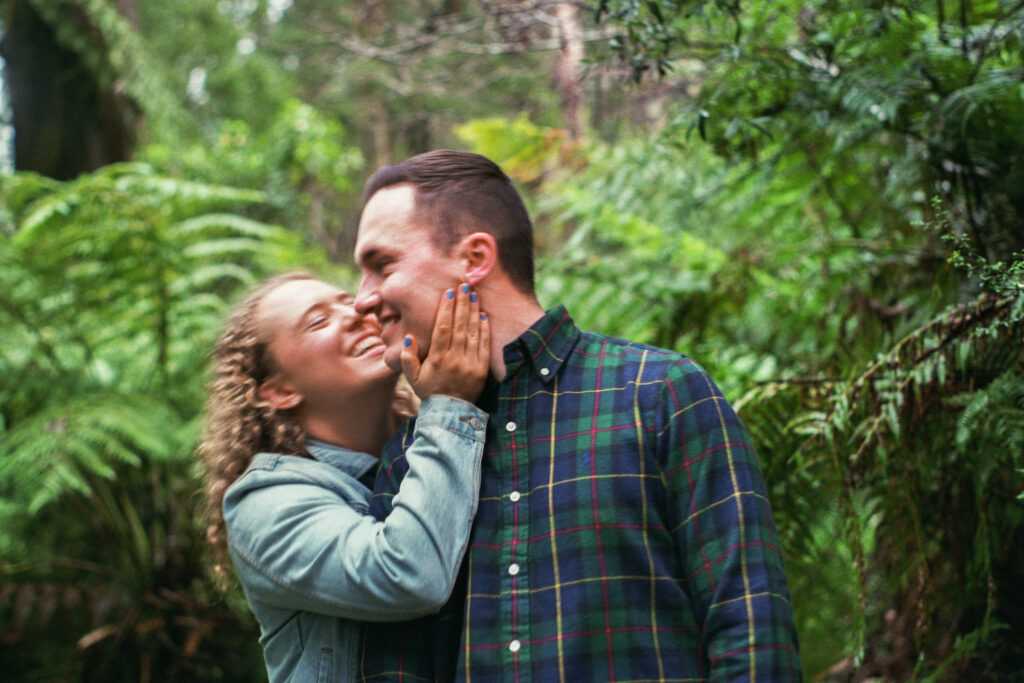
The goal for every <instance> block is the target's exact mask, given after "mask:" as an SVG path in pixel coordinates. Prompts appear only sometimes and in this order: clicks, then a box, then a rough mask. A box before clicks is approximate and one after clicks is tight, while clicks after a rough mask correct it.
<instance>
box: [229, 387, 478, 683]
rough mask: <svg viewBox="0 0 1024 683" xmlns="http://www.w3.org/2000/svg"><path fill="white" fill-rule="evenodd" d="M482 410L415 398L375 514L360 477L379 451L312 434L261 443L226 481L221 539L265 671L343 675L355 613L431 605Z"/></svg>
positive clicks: (447, 562)
mask: <svg viewBox="0 0 1024 683" xmlns="http://www.w3.org/2000/svg"><path fill="white" fill-rule="evenodd" d="M486 421H487V414H486V413H484V412H482V411H480V410H479V409H478V408H476V407H474V406H472V405H471V404H469V403H466V402H464V401H460V400H458V399H454V398H451V397H448V396H431V397H429V398H427V399H426V400H424V401H423V403H422V405H421V406H420V412H419V417H418V419H417V420H416V432H415V436H416V438H415V441H414V443H413V444H412V446H411V448H410V449H409V450H408V451H407V453H406V458H407V459H408V462H409V474H408V476H406V478H405V480H404V481H403V482H402V486H401V489H400V490H399V492H398V493H397V494H396V495H395V497H394V508H393V511H392V512H391V514H390V515H389V516H388V518H387V519H386V520H384V521H383V522H378V521H376V520H375V519H374V518H373V517H371V516H368V515H367V507H368V505H369V499H370V491H369V490H368V489H367V488H366V487H365V486H364V485H363V484H362V483H360V482H359V481H358V478H359V477H361V476H362V475H363V474H365V473H366V472H368V471H369V470H370V469H371V468H373V467H376V465H377V462H378V461H377V458H376V457H374V456H371V455H367V454H366V453H357V452H355V451H350V450H347V449H344V448H339V447H337V446H332V445H329V444H325V443H320V442H316V441H310V442H309V444H308V448H309V451H310V453H311V454H312V456H313V458H314V459H309V458H302V457H296V456H293V455H280V454H276V453H260V454H258V455H257V456H256V457H254V458H253V460H252V462H251V463H250V465H249V467H248V469H246V471H245V473H244V474H243V475H242V476H241V477H239V478H238V480H237V481H235V482H234V483H233V484H232V485H231V486H230V487H229V488H228V490H227V493H226V495H225V497H224V519H225V521H226V523H227V531H228V548H229V550H230V552H231V558H232V560H233V561H234V565H235V569H236V571H237V572H238V576H239V577H240V578H241V580H242V586H243V588H244V589H245V594H246V597H247V598H248V600H249V605H250V607H251V608H252V611H253V613H254V614H255V615H256V619H257V621H259V624H260V633H261V635H260V644H261V645H262V646H263V653H264V658H265V660H266V664H267V674H268V676H269V678H270V681H271V683H278V682H280V681H303V682H304V681H332V682H338V681H350V680H354V679H355V677H356V673H357V669H358V663H359V662H358V651H359V646H360V643H359V624H358V623H357V621H356V620H362V621H394V620H402V619H409V618H413V617H418V616H422V615H424V614H428V613H431V612H436V611H437V610H439V609H440V608H441V606H442V605H443V604H444V603H445V602H446V601H447V600H448V596H449V594H450V593H451V591H452V586H453V584H454V582H455V576H456V574H457V573H458V569H459V565H460V563H461V561H462V556H463V554H464V552H465V550H466V544H467V541H468V538H469V530H470V527H471V526H472V523H473V515H474V514H475V512H476V506H477V498H478V494H479V484H480V459H481V457H482V453H483V443H484V429H485V426H486V424H485V423H486Z"/></svg>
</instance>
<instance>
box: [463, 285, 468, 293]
mask: <svg viewBox="0 0 1024 683" xmlns="http://www.w3.org/2000/svg"><path fill="white" fill-rule="evenodd" d="M462 293H463V294H469V285H462Z"/></svg>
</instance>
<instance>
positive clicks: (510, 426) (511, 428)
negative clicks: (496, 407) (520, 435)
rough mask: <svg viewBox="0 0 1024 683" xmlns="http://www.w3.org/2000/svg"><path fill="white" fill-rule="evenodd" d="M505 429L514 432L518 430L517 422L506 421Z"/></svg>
mask: <svg viewBox="0 0 1024 683" xmlns="http://www.w3.org/2000/svg"><path fill="white" fill-rule="evenodd" d="M505 431H506V432H514V431H516V423H515V422H512V421H511V420H510V421H508V422H506V423H505Z"/></svg>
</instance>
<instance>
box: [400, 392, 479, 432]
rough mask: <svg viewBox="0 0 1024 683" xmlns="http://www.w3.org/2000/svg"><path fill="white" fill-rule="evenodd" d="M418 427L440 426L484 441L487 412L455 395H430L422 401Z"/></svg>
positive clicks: (417, 418) (417, 421) (417, 419)
mask: <svg viewBox="0 0 1024 683" xmlns="http://www.w3.org/2000/svg"><path fill="white" fill-rule="evenodd" d="M416 425H417V427H421V428H422V427H428V426H438V427H442V428H444V429H447V430H448V431H451V432H455V433H456V434H458V435H460V436H463V437H465V438H467V439H472V440H474V441H480V442H483V440H484V438H485V436H486V435H487V432H486V429H487V413H485V412H484V411H482V410H480V409H479V408H477V407H476V406H475V405H473V404H472V403H469V402H468V401H463V400H462V399H459V398H455V397H453V396H445V395H440V394H439V395H435V396H428V397H426V398H425V399H423V402H422V403H420V411H419V414H418V415H417V417H416Z"/></svg>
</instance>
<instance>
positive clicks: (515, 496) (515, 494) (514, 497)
mask: <svg viewBox="0 0 1024 683" xmlns="http://www.w3.org/2000/svg"><path fill="white" fill-rule="evenodd" d="M508 499H509V500H511V501H512V502H513V503H517V502H519V491H513V492H512V493H510V494H508Z"/></svg>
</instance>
